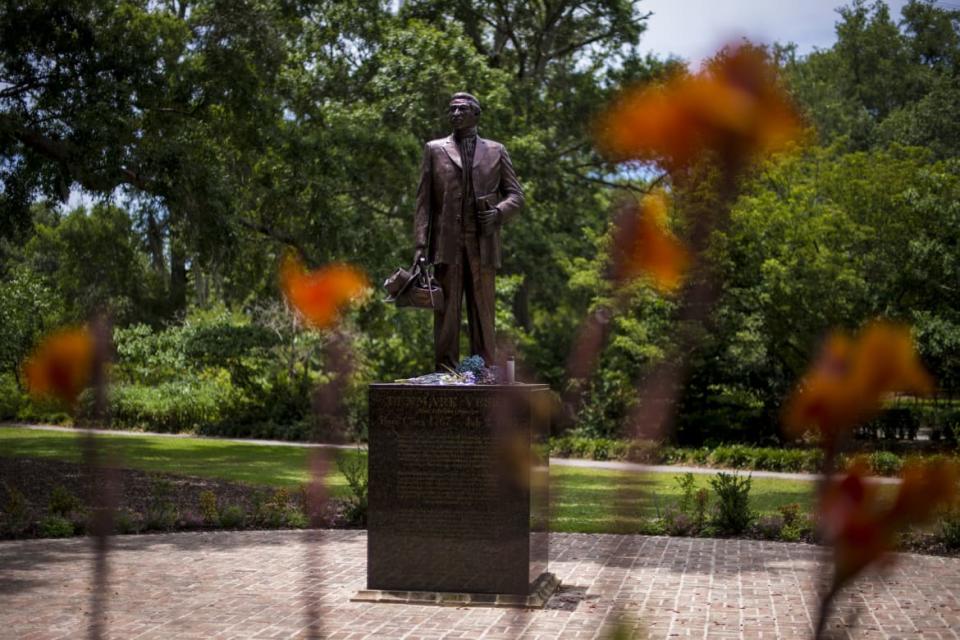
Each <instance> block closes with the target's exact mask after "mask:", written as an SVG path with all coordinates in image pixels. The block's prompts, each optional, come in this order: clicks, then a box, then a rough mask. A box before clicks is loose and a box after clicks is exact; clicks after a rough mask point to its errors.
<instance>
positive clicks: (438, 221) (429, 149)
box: [414, 135, 523, 269]
mask: <svg viewBox="0 0 960 640" xmlns="http://www.w3.org/2000/svg"><path fill="white" fill-rule="evenodd" d="M462 170H463V162H462V161H461V158H460V147H459V145H458V144H457V141H456V139H455V138H454V137H453V135H450V136H448V137H446V138H440V139H439V140H431V141H430V142H428V143H427V144H426V146H425V147H424V149H423V164H422V165H421V167H420V185H419V186H418V187H417V210H416V213H415V215H414V243H415V247H416V248H417V249H421V250H425V255H426V256H427V259H428V260H429V261H431V262H432V263H433V264H454V263H457V262H459V261H460V256H459V254H458V251H459V248H460V233H461V229H462V225H463V220H462V219H461V216H462V212H463V210H464V207H463V202H462V200H463V175H462V173H461V172H462ZM472 175H473V192H474V194H476V199H477V200H478V201H482V200H485V201H486V202H489V203H491V204H494V205H495V206H496V207H497V209H499V210H500V214H501V223H504V222H507V221H508V220H510V218H512V217H513V216H514V215H516V213H517V212H518V211H520V209H521V207H523V190H522V189H521V188H520V183H519V182H518V181H517V174H516V172H514V170H513V165H512V164H511V163H510V156H509V155H508V154H507V150H506V149H505V148H504V147H503V145H502V144H500V143H499V142H494V141H493V140H486V139H484V138H481V137H479V136H477V143H476V147H475V149H474V152H473V171H472ZM483 208H484V207H482V206H477V207H476V209H477V210H481V209H483ZM430 226H432V230H431V232H430V233H429V235H430V238H429V243H430V246H429V247H428V246H427V242H428V237H427V236H428V227H430ZM478 237H479V240H480V263H481V265H482V266H485V267H494V268H497V269H499V268H500V266H501V248H500V226H499V225H498V226H497V228H496V230H495V231H494V232H493V233H492V234H490V235H486V236H484V235H479V234H478Z"/></svg>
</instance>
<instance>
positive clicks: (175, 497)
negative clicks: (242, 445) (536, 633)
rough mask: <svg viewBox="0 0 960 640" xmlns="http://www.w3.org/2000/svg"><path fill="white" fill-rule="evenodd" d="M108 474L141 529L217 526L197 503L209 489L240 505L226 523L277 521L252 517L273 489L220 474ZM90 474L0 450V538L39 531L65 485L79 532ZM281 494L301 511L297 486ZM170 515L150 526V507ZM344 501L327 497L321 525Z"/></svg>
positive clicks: (249, 525)
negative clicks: (17, 503) (18, 502)
mask: <svg viewBox="0 0 960 640" xmlns="http://www.w3.org/2000/svg"><path fill="white" fill-rule="evenodd" d="M109 474H110V475H109V477H110V478H111V482H112V483H113V486H114V487H116V488H117V492H116V494H117V502H116V504H115V505H114V506H115V508H116V513H119V514H123V515H122V516H121V517H123V518H125V519H126V520H128V521H129V520H131V519H132V520H133V521H135V522H137V523H139V525H138V526H137V527H136V529H138V530H142V531H144V532H145V531H150V530H153V531H156V530H184V529H207V528H223V527H220V526H217V525H213V524H211V523H209V522H206V521H205V520H204V517H203V509H202V507H201V494H203V493H204V492H207V491H210V492H212V493H213V494H214V495H215V496H216V505H217V508H218V509H219V510H220V511H221V512H222V511H223V510H224V509H226V508H227V507H231V506H234V507H240V508H241V509H242V510H243V511H244V513H246V514H247V518H246V519H245V521H244V522H243V524H241V525H239V526H234V527H231V528H244V529H263V528H278V527H283V526H284V525H283V524H281V523H277V522H276V521H274V522H268V521H265V520H267V519H265V518H260V517H258V514H260V513H263V506H264V505H266V504H270V503H276V502H277V491H276V490H275V489H272V488H270V487H258V486H252V485H246V484H242V483H238V482H229V481H226V480H215V479H210V478H198V477H194V476H180V475H173V474H162V473H147V472H144V471H138V470H134V469H111V470H110V471H109ZM94 483H95V479H94V477H93V476H92V475H91V474H90V473H89V470H88V468H87V467H86V466H85V465H82V464H78V463H73V462H64V461H60V460H50V459H45V458H29V457H23V458H11V457H3V456H0V538H14V537H16V538H29V537H35V536H38V535H41V527H40V525H39V523H40V522H41V521H42V520H43V519H44V518H47V517H48V516H51V515H52V513H51V510H50V505H51V497H52V496H53V495H54V493H55V492H57V491H59V493H60V495H61V496H62V495H63V494H64V490H66V492H67V494H68V495H72V496H76V498H77V499H78V502H79V503H80V505H81V506H80V508H78V509H75V510H73V512H71V513H70V514H67V515H66V519H68V520H70V521H72V522H73V523H74V525H75V532H76V533H83V530H84V528H85V525H86V520H87V517H88V515H89V509H88V508H87V507H88V505H90V504H91V499H90V497H91V495H92V493H91V489H92V488H93V486H94ZM10 489H13V490H14V491H15V492H19V494H20V495H21V496H22V498H23V499H24V503H25V504H23V507H25V509H24V508H23V507H22V508H21V509H20V510H19V512H18V513H17V512H16V510H15V508H14V507H13V503H12V501H11V492H10ZM281 498H282V499H283V500H284V501H285V503H286V504H287V505H288V508H289V509H290V510H299V511H301V512H302V510H303V503H304V496H303V493H302V492H301V491H299V490H296V489H293V490H289V491H286V492H284V494H283V495H282V496H281ZM171 507H172V508H173V511H175V513H176V521H175V522H173V521H172V519H170V522H168V523H166V524H165V525H164V526H163V527H157V526H153V527H151V526H150V513H151V512H153V513H156V512H157V511H163V510H166V511H170V508H171ZM344 513H345V505H344V504H343V503H342V502H341V501H338V500H331V501H328V502H327V504H326V505H325V508H324V511H323V513H322V516H321V517H322V521H323V522H322V526H323V527H335V528H344V527H348V526H349V523H348V522H347V520H346V518H345V515H344Z"/></svg>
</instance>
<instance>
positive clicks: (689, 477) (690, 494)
mask: <svg viewBox="0 0 960 640" xmlns="http://www.w3.org/2000/svg"><path fill="white" fill-rule="evenodd" d="M673 481H674V482H676V483H677V487H678V488H679V489H680V511H682V512H684V513H688V512H689V511H690V509H691V507H693V501H694V485H696V483H697V482H696V479H695V478H694V477H693V474H692V473H690V472H687V473H685V474H683V475H682V476H674V477H673Z"/></svg>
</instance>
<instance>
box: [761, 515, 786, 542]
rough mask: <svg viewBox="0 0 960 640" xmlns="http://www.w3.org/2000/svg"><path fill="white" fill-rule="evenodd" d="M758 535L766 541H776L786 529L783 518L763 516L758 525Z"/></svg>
mask: <svg viewBox="0 0 960 640" xmlns="http://www.w3.org/2000/svg"><path fill="white" fill-rule="evenodd" d="M756 528H757V533H759V534H760V537H761V538H763V539H764V540H776V539H777V538H779V537H780V533H781V531H783V529H784V522H783V516H781V515H778V514H770V515H765V516H761V517H760V518H759V519H758V520H757V524H756Z"/></svg>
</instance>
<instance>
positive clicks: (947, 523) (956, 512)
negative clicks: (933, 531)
mask: <svg viewBox="0 0 960 640" xmlns="http://www.w3.org/2000/svg"><path fill="white" fill-rule="evenodd" d="M940 540H941V541H942V542H943V544H944V545H945V546H946V547H947V548H948V549H960V508H956V507H954V508H953V509H951V510H948V511H946V512H944V513H943V515H942V516H941V517H940Z"/></svg>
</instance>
